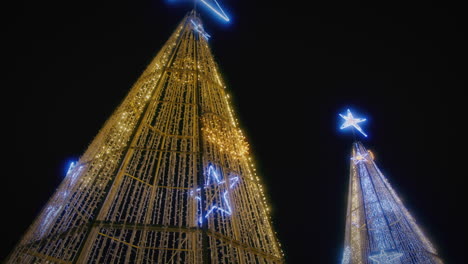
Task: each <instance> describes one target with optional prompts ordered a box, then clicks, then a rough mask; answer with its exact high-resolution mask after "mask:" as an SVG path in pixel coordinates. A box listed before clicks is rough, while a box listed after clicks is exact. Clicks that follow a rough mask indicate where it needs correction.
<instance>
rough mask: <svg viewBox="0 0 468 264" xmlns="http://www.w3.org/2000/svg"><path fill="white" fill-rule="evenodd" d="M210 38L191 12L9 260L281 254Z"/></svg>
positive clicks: (238, 258) (187, 259)
mask: <svg viewBox="0 0 468 264" xmlns="http://www.w3.org/2000/svg"><path fill="white" fill-rule="evenodd" d="M202 2H203V3H206V2H205V1H202ZM218 12H219V11H218ZM220 14H221V13H220ZM226 18H227V17H226ZM209 37H210V36H209V35H208V34H207V33H206V32H205V31H204V29H203V26H202V21H201V19H200V17H199V15H198V14H197V12H195V11H192V12H190V13H189V14H187V16H186V17H185V18H184V19H183V20H182V22H181V23H180V24H179V26H178V27H177V28H176V30H175V32H174V33H173V34H172V36H171V37H170V38H169V40H168V41H167V42H166V43H165V45H164V46H163V47H162V49H161V50H160V51H159V53H158V54H157V55H156V57H155V58H154V59H153V61H152V62H151V63H150V64H149V66H148V67H147V68H146V70H145V71H144V72H143V74H142V75H141V77H140V78H139V79H138V80H137V82H136V83H135V84H134V86H133V87H132V89H131V90H130V91H129V93H128V95H127V97H126V98H125V99H124V100H123V102H122V103H121V104H120V106H118V108H117V109H116V110H115V112H114V113H113V114H112V116H111V117H110V118H109V119H108V121H107V122H106V123H105V124H104V126H103V128H102V129H101V131H99V133H98V134H97V136H96V137H95V139H94V140H93V141H92V143H91V144H90V145H89V147H88V149H87V150H86V152H85V153H84V154H83V155H82V156H81V158H80V159H79V161H78V162H76V164H75V165H74V166H73V167H72V168H70V170H69V172H68V174H67V176H66V178H65V179H64V180H63V182H62V183H61V185H60V186H59V187H58V189H57V191H56V192H55V194H54V195H53V197H52V198H51V199H50V201H49V202H48V203H47V204H46V206H45V207H44V209H43V210H42V212H41V213H40V215H39V216H38V217H37V219H36V220H35V221H34V222H33V224H32V225H31V226H30V228H29V229H28V230H27V232H26V233H25V235H24V236H23V238H22V240H21V241H20V242H19V243H18V245H17V246H16V247H15V248H14V250H13V251H12V253H11V254H10V256H9V259H8V261H7V262H8V263H283V255H282V252H281V249H280V245H279V243H278V241H277V239H276V236H275V233H274V231H273V229H272V225H271V222H270V218H269V208H268V205H267V203H266V200H265V197H264V194H263V189H262V186H261V184H260V180H259V178H258V176H257V175H256V173H255V168H254V165H253V163H252V161H251V157H250V154H249V147H248V144H247V142H246V140H245V138H244V135H243V133H242V131H241V129H240V128H239V124H238V120H237V119H236V117H235V113H234V111H233V108H232V104H231V103H230V100H229V95H228V93H227V90H226V87H225V84H224V83H223V79H222V77H221V75H220V73H219V70H218V67H217V65H216V63H215V61H214V58H213V55H212V53H211V51H210V48H209V45H208V39H209Z"/></svg>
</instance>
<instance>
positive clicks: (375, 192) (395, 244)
mask: <svg viewBox="0 0 468 264" xmlns="http://www.w3.org/2000/svg"><path fill="white" fill-rule="evenodd" d="M341 116H342V117H343V118H344V119H345V123H344V124H343V126H342V129H343V128H346V127H352V128H353V129H356V130H358V131H359V132H361V134H362V135H364V136H367V135H366V134H365V133H364V132H363V131H362V129H361V127H360V126H359V125H358V123H360V122H363V121H365V119H360V118H354V117H353V115H352V113H351V112H350V111H349V110H348V113H347V115H346V116H345V115H341ZM345 232H346V233H345V244H344V253H343V259H342V264H361V263H366V264H367V263H369V264H374V263H380V264H384V263H385V264H416V263H420V264H423V263H424V264H431V263H437V264H440V263H443V262H442V260H441V259H440V258H439V257H438V256H437V251H436V249H435V248H434V246H433V245H432V244H431V242H430V241H429V240H428V238H427V237H426V236H425V235H424V234H423V232H422V231H421V229H420V227H419V226H418V225H417V223H416V221H415V220H414V218H413V217H412V216H411V215H410V213H409V212H408V211H407V210H406V208H405V206H404V205H403V203H402V202H401V200H400V199H399V198H398V196H397V194H396V193H395V191H394V190H393V189H392V187H391V186H390V184H389V182H388V181H387V179H386V178H385V176H384V175H383V174H382V172H381V171H380V170H379V168H378V167H377V165H376V163H375V162H374V158H373V155H372V153H371V152H370V151H368V150H366V148H365V147H364V145H363V144H362V143H361V142H359V141H355V142H354V143H353V148H352V154H351V167H350V179H349V190H348V209H347V215H346V231H345Z"/></svg>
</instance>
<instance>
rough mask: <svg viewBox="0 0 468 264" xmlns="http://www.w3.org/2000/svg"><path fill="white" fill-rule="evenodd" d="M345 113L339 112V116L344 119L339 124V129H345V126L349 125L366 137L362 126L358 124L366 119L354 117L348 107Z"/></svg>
mask: <svg viewBox="0 0 468 264" xmlns="http://www.w3.org/2000/svg"><path fill="white" fill-rule="evenodd" d="M346 113H347V114H346V115H342V114H340V116H341V117H342V118H343V119H344V120H345V122H344V123H343V125H341V127H340V129H345V128H347V127H350V126H351V127H353V128H355V129H356V130H357V131H359V132H360V133H361V134H362V135H364V136H365V137H367V135H366V133H364V131H363V130H362V128H361V127H360V126H359V125H358V124H359V123H361V122H364V121H366V119H365V118H355V117H354V116H353V114H352V113H351V111H350V110H349V109H348V110H347V112H346Z"/></svg>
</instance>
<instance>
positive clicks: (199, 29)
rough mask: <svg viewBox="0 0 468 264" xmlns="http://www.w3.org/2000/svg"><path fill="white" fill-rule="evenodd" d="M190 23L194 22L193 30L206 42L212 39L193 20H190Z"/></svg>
mask: <svg viewBox="0 0 468 264" xmlns="http://www.w3.org/2000/svg"><path fill="white" fill-rule="evenodd" d="M190 22H192V25H193V29H194V30H195V31H197V32H198V33H200V34H201V35H202V36H203V37H204V38H205V39H206V40H208V39H209V38H210V37H211V36H210V35H209V34H208V33H206V31H205V30H204V29H203V26H202V25H200V24H197V23H195V21H193V20H192V19H190Z"/></svg>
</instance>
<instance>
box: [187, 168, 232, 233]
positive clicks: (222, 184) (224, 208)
mask: <svg viewBox="0 0 468 264" xmlns="http://www.w3.org/2000/svg"><path fill="white" fill-rule="evenodd" d="M238 181H239V177H237V176H234V177H230V178H229V181H228V182H226V181H225V180H222V179H220V177H219V175H218V173H217V172H216V170H215V169H214V168H213V166H211V165H210V166H209V167H208V177H207V181H206V183H205V186H204V188H208V187H209V186H211V185H217V187H218V188H219V189H224V191H221V190H220V195H221V193H222V195H221V199H220V200H221V204H216V203H213V204H211V205H210V206H209V209H208V210H207V211H206V213H205V215H204V216H203V215H201V214H200V216H199V218H198V223H199V224H202V222H203V218H208V216H210V214H211V213H213V212H214V211H218V212H220V213H222V214H225V215H231V214H232V208H231V203H230V202H229V197H228V196H229V193H228V191H229V190H231V189H232V188H233V187H234V186H235V185H236V183H237V182H238ZM228 184H229V186H228ZM196 191H197V194H196V195H195V199H196V200H197V201H198V208H199V210H200V208H201V206H202V204H201V197H200V195H199V192H200V191H201V188H197V190H196ZM190 194H191V195H192V196H193V195H194V193H193V191H191V192H190Z"/></svg>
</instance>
